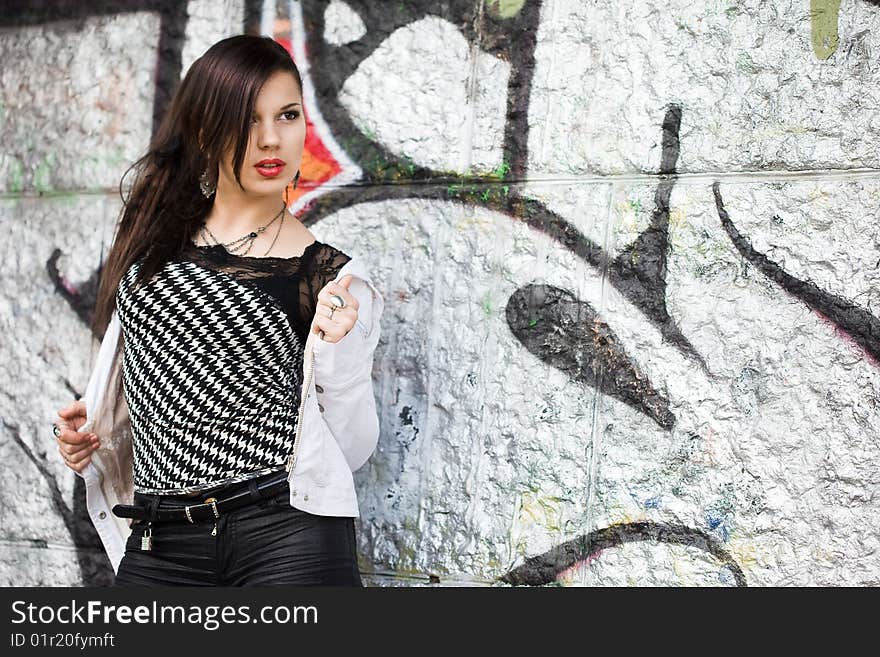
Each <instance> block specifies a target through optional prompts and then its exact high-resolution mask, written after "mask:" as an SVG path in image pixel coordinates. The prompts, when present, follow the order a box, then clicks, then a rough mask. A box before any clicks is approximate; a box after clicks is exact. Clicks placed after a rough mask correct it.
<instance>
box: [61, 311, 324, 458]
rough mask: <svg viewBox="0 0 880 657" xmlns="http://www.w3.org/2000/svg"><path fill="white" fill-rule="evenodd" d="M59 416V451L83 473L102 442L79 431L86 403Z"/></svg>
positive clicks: (76, 405) (66, 408)
mask: <svg viewBox="0 0 880 657" xmlns="http://www.w3.org/2000/svg"><path fill="white" fill-rule="evenodd" d="M334 314H335V313H334ZM58 417H59V418H60V419H58V420H56V421H55V424H56V425H57V426H58V428H59V429H60V430H61V435H60V436H56V438H55V440H57V441H58V451H59V452H60V453H61V458H63V459H64V464H65V465H66V466H67V467H68V468H70V469H71V470H75V471H76V472H80V473H81V472H82V471H83V470H84V469H85V467H86V466H87V465H88V464H89V461H91V458H92V452H94V451H95V450H96V449H97V448H98V447H99V446H100V444H101V442H100V441H99V440H98V436H96V435H95V434H93V433H80V432H79V431H78V429H79V428H80V427H81V426H82V425H83V424H85V422H86V403H85V402H84V401H82V400H79V401H74V402H71V403H70V404H68V405H67V406H65V407H64V408H62V409H61V410H60V411H58Z"/></svg>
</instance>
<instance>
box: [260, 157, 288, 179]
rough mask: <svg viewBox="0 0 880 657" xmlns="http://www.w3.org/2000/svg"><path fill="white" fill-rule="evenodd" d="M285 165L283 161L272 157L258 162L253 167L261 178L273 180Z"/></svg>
mask: <svg viewBox="0 0 880 657" xmlns="http://www.w3.org/2000/svg"><path fill="white" fill-rule="evenodd" d="M285 164H286V162H285V161H284V160H279V159H278V158H277V157H273V158H266V159H263V160H260V161H259V162H257V163H256V164H255V165H254V166H255V167H256V169H257V172H259V174H260V175H261V176H264V177H266V178H274V177H275V176H277V175H278V174H279V173H281V172H282V171H283V170H284V165H285Z"/></svg>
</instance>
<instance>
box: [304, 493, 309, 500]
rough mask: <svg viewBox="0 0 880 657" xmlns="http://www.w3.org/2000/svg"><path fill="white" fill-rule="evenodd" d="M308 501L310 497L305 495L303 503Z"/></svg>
mask: <svg viewBox="0 0 880 657" xmlns="http://www.w3.org/2000/svg"><path fill="white" fill-rule="evenodd" d="M308 501H309V496H308V494H306V495H303V502H308Z"/></svg>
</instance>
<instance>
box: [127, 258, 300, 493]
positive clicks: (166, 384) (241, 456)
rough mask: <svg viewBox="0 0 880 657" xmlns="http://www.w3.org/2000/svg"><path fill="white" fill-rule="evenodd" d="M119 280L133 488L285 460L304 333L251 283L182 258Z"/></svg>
mask: <svg viewBox="0 0 880 657" xmlns="http://www.w3.org/2000/svg"><path fill="white" fill-rule="evenodd" d="M138 264H139V263H137V262H136V263H135V264H134V265H132V267H131V268H130V269H129V270H128V272H127V273H126V275H125V276H124V277H123V279H122V281H121V282H120V285H119V290H118V292H117V297H116V300H117V308H118V312H119V319H120V323H121V326H122V333H123V340H124V343H123V385H124V391H125V395H126V401H127V402H128V407H129V411H130V415H131V425H132V434H133V449H134V484H135V490H137V491H138V492H142V493H161V494H174V493H184V492H193V491H198V490H202V489H207V488H211V487H213V486H216V485H218V484H222V483H226V482H230V481H237V480H241V479H244V478H248V477H251V476H257V475H259V474H263V473H265V472H269V471H271V470H277V469H282V468H283V467H284V466H285V463H286V459H287V456H288V454H289V453H290V451H291V449H292V448H293V439H294V436H295V433H296V422H297V417H296V414H297V410H298V406H299V394H300V390H299V388H300V385H299V384H300V379H301V372H302V361H303V342H302V340H301V339H300V337H299V336H298V335H297V333H296V332H295V331H294V330H292V328H291V325H290V323H289V322H288V318H287V315H286V314H285V311H284V310H283V309H282V307H281V306H280V305H279V303H278V302H277V300H276V299H275V298H274V297H272V296H271V295H269V294H267V293H266V292H265V291H263V290H261V289H260V287H259V286H257V285H255V284H253V283H252V282H251V281H247V280H239V279H237V278H236V277H234V276H232V275H230V274H229V273H226V272H224V271H216V270H214V269H210V268H208V267H204V266H202V265H200V264H197V263H195V262H191V261H187V260H185V259H184V260H181V259H175V260H172V261H171V262H169V263H167V264H166V265H165V266H164V268H163V269H162V270H160V271H159V272H158V273H157V274H156V275H155V276H153V277H152V278H151V279H150V280H149V281H148V282H147V283H146V284H145V285H143V286H140V287H137V288H135V286H134V281H135V276H136V274H137V271H138Z"/></svg>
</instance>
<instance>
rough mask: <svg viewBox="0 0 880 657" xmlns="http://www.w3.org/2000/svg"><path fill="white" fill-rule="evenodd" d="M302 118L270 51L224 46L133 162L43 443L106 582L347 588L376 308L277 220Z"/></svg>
mask: <svg viewBox="0 0 880 657" xmlns="http://www.w3.org/2000/svg"><path fill="white" fill-rule="evenodd" d="M302 110H303V107H302V81H301V78H300V75H299V72H298V70H297V68H296V66H295V65H294V63H293V61H292V59H291V58H290V56H289V54H288V53H287V51H286V50H285V49H284V48H283V47H282V46H280V45H279V44H278V43H276V42H275V41H273V40H272V39H270V38H267V37H255V36H236V37H232V38H229V39H224V40H223V41H220V42H218V43H216V44H215V45H214V46H212V47H211V48H210V49H209V50H208V51H207V52H206V53H205V54H204V55H203V56H202V57H201V58H200V59H198V60H197V61H196V62H195V63H193V65H192V67H191V68H190V70H189V71H188V73H187V74H186V76H185V78H184V80H183V81H182V83H181V85H180V88H179V90H178V91H177V93H176V94H175V97H174V99H173V101H172V103H171V107H170V108H169V110H168V112H167V114H166V116H165V117H164V120H163V121H162V123H161V125H160V127H159V129H158V130H157V132H156V136H155V138H154V139H153V142H152V144H151V146H150V149H149V150H148V152H147V154H146V155H145V156H144V157H143V158H141V159H140V160H138V162H136V163H135V165H134V166H133V169H135V171H136V173H137V175H136V178H135V180H134V183H133V185H132V187H131V191H130V194H129V196H128V198H127V199H125V204H124V207H123V210H122V216H121V220H120V222H119V226H118V229H117V233H116V236H115V238H114V243H113V246H112V248H111V250H110V253H109V255H108V257H107V259H106V261H105V263H104V265H103V267H102V275H101V283H100V287H99V290H98V298H97V304H96V308H95V318H94V325H93V330H94V331H95V333H96V334H98V335H100V334H101V333H102V332H103V334H104V337H103V339H102V342H101V349H100V351H99V354H98V359H97V363H96V365H95V367H94V369H93V371H92V374H91V377H90V379H89V383H88V385H87V389H86V393H85V395H84V398H83V399H82V400H80V401H77V402H73V403H71V404H70V405H69V406H67V407H66V408H64V409H62V410H61V411H59V413H58V415H59V418H60V419H59V420H58V421H56V423H55V425H56V426H55V428H54V433H55V434H56V437H57V440H58V443H59V451H60V453H61V455H62V457H63V458H64V462H65V463H66V464H67V465H68V466H69V467H70V468H71V469H73V470H74V471H75V472H76V473H77V474H78V475H80V476H81V477H83V478H84V479H85V482H86V499H87V505H88V509H89V515H90V517H91V518H92V521H93V523H94V524H95V527H96V529H97V531H98V534H99V536H100V537H101V540H102V542H103V544H104V547H105V549H106V550H107V553H108V556H109V557H110V560H111V563H112V565H113V568H114V571H115V573H116V579H115V583H116V584H117V585H121V584H143V585H158V584H166V585H167V584H172V585H174V584H177V585H207V586H217V585H228V586H244V585H262V584H334V585H354V586H360V585H361V580H360V573H359V570H358V565H357V559H356V543H355V535H354V518H355V517H357V515H358V507H357V498H356V495H355V490H354V482H353V478H352V472H353V471H354V470H356V469H357V468H359V467H360V466H361V465H363V464H364V463H365V462H366V460H367V459H368V458H369V456H370V454H371V453H372V451H373V449H374V448H375V446H376V442H377V439H378V431H379V423H378V417H377V415H376V407H375V400H374V397H373V390H372V375H371V372H372V359H373V352H374V350H375V347H376V344H377V342H378V339H379V320H380V318H381V314H382V308H383V301H382V297H381V295H380V294H379V292H378V290H377V289H376V288H375V286H374V285H373V284H372V282H371V281H370V279H369V276H368V274H367V273H366V270H365V268H364V266H363V265H361V264H360V262H359V261H358V260H357V259H356V258H352V257H350V256H348V255H346V254H345V253H343V252H342V251H340V250H338V249H336V248H334V247H332V246H331V245H329V244H325V243H322V242H319V241H317V240H316V239H315V237H314V235H312V233H311V232H310V231H309V230H308V229H307V228H306V227H305V226H303V225H302V224H300V223H299V222H298V221H296V220H295V219H292V218H289V217H288V212H287V199H286V197H285V196H284V192H285V190H286V189H287V185H288V184H289V183H290V181H291V180H293V182H294V185H296V183H297V180H298V178H299V170H298V165H299V162H300V159H301V157H302V151H303V146H304V141H305V133H306V123H305V118H304V116H303V111H302ZM294 172H296V173H295V174H294ZM123 344H124V348H123ZM129 523H130V524H129Z"/></svg>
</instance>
